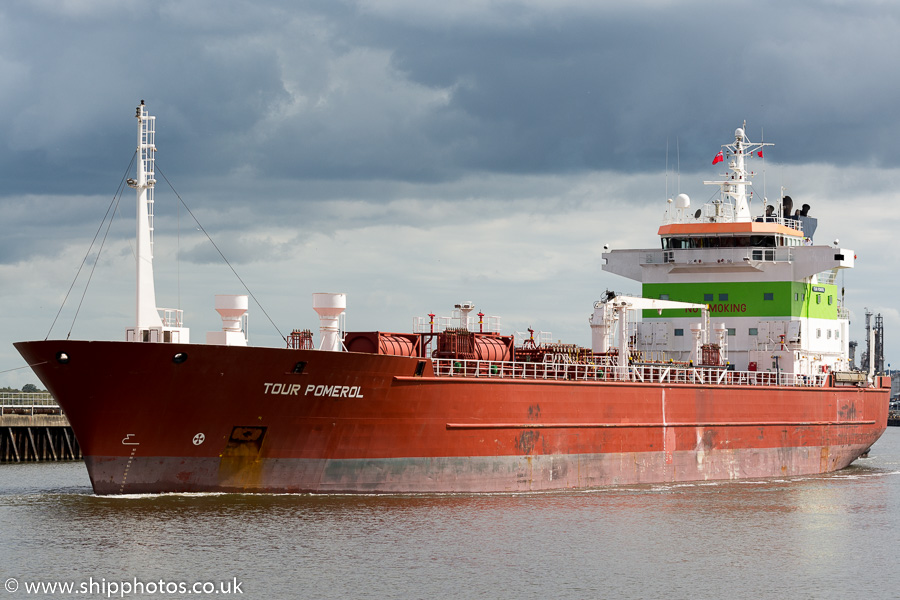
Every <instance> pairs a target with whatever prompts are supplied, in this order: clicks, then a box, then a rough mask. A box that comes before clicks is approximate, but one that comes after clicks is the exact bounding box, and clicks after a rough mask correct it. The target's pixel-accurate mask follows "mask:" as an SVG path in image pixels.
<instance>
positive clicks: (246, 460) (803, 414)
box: [15, 341, 890, 494]
mask: <svg viewBox="0 0 900 600" xmlns="http://www.w3.org/2000/svg"><path fill="white" fill-rule="evenodd" d="M15 346H16V348H17V349H18V350H19V352H20V353H21V354H22V356H23V357H24V358H25V360H26V361H28V363H29V364H31V365H33V368H34V371H35V372H36V373H37V375H38V376H39V377H40V379H41V381H42V382H43V383H44V384H45V385H46V386H47V389H48V390H49V391H50V392H51V393H52V394H53V396H54V397H55V398H56V399H57V401H58V402H59V403H60V405H61V406H62V408H63V410H64V411H65V413H66V415H67V416H68V418H69V421H70V423H71V425H72V428H73V431H74V432H75V435H76V437H77V438H78V442H79V444H80V445H81V448H82V451H83V453H84V456H85V462H86V464H87V467H88V471H89V473H90V477H91V482H92V484H93V487H94V491H95V492H96V493H98V494H121V493H160V492H265V493H285V492H314V493H332V492H335V493H403V492H525V491H539V490H557V489H571V488H590V487H595V486H603V485H610V484H631V483H654V482H678V481H695V480H712V479H735V478H756V477H771V476H776V475H801V474H810V473H823V472H828V471H834V470H837V469H841V468H843V467H845V466H847V465H849V464H850V463H851V462H853V461H854V460H855V459H856V458H858V457H859V456H860V455H861V454H863V453H864V452H866V451H867V450H868V449H869V447H871V445H872V444H873V443H874V442H875V441H876V440H877V439H878V438H879V437H880V436H881V434H882V433H883V432H884V430H885V428H886V426H887V414H888V400H889V394H890V380H889V379H888V378H877V379H876V385H875V386H874V387H852V386H845V387H780V386H771V387H761V386H752V385H706V386H704V385H695V384H674V383H673V384H670V383H666V384H659V383H657V384H652V383H633V382H602V381H599V382H598V381H558V380H549V381H548V380H542V379H490V378H477V377H449V376H435V373H434V371H433V368H432V362H431V361H430V360H428V359H421V358H415V357H406V356H389V355H380V354H365V353H354V352H321V351H315V350H287V349H270V348H247V347H226V346H203V345H178V344H141V343H128V342H85V341H43V342H21V343H17V344H15ZM60 353H65V356H64V357H63V359H64V360H63V361H62V362H61V361H60V360H59V357H60ZM176 354H181V356H180V357H179V360H173V357H175V355H176ZM185 355H186V356H185ZM182 357H185V358H186V360H183V361H181V360H180V358H182ZM298 363H303V367H302V369H300V370H302V372H299V373H298V372H296V371H297V370H298V368H297V365H298ZM423 363H424V364H423Z"/></svg>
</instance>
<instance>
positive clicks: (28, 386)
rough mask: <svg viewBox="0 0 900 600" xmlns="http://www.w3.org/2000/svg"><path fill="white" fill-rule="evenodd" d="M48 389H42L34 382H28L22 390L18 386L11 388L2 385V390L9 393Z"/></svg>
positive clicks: (0, 388) (0, 389) (0, 390)
mask: <svg viewBox="0 0 900 600" xmlns="http://www.w3.org/2000/svg"><path fill="white" fill-rule="evenodd" d="M46 391H47V390H42V389H41V388H39V387H38V386H36V385H34V384H33V383H26V384H25V385H23V386H22V389H21V390H17V389H16V388H11V387H0V392H5V393H7V394H17V393H19V392H22V393H25V394H33V393H35V392H46Z"/></svg>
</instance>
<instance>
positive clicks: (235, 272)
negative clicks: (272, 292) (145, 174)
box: [156, 161, 287, 342]
mask: <svg viewBox="0 0 900 600" xmlns="http://www.w3.org/2000/svg"><path fill="white" fill-rule="evenodd" d="M156 172H157V173H159V174H160V175H162V178H163V179H165V180H166V183H167V184H169V188H170V189H171V190H172V193H173V194H175V197H176V198H178V200H179V201H180V202H181V204H182V206H184V208H185V210H187V212H188V214H189V215H191V218H192V219H194V223H196V224H197V227H199V228H200V231H202V232H203V234H204V235H205V236H206V239H208V240H209V243H210V244H212V245H213V248H215V249H216V252H218V253H219V256H221V257H222V260H223V261H225V264H226V265H228V268H229V269H231V272H232V273H234V276H235V277H237V279H238V281H240V282H241V285H242V286H244V289H245V290H246V291H247V293H248V294H249V295H250V297H251V298H253V301H254V302H256V305H257V306H259V309H260V310H261V311H263V314H264V315H266V318H267V319H269V323H271V324H272V327H274V328H275V331H277V332H278V335H280V336H281V339H283V340H284V341H285V342H287V338H286V337H284V334H283V333H281V330H280V329H278V326H277V325H276V324H275V321H273V320H272V317H270V316H269V313H267V312H266V309H265V308H263V305H262V304H261V303H260V302H259V300H257V298H256V296H255V295H254V294H253V292H251V291H250V288H249V287H248V286H247V284H246V283H244V280H243V279H241V276H240V275H238V272H237V270H235V268H234V267H233V266H232V264H231V263H230V262H229V261H228V259H227V258H225V254H223V253H222V251H221V250H220V249H219V246H217V245H216V243H215V242H214V241H213V239H212V236H210V235H209V232H207V231H206V229H204V227H203V225H201V224H200V221H199V220H198V219H197V217H196V216H195V215H194V212H193V211H192V210H191V207H190V206H188V205H187V203H186V202H185V201H184V198H182V197H181V195H180V194H179V193H178V192H177V191H176V190H175V186H173V185H172V182H171V181H169V178H168V177H166V174H165V173H163V171H162V169H161V168H160V166H159V161H156Z"/></svg>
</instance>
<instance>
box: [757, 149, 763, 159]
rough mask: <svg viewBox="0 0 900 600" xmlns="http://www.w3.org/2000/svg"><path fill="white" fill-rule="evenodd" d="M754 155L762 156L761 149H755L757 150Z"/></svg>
mask: <svg viewBox="0 0 900 600" xmlns="http://www.w3.org/2000/svg"><path fill="white" fill-rule="evenodd" d="M756 155H757V156H758V157H760V158H762V157H763V155H762V150H759V151H757V152H756Z"/></svg>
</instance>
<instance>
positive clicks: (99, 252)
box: [66, 184, 122, 339]
mask: <svg viewBox="0 0 900 600" xmlns="http://www.w3.org/2000/svg"><path fill="white" fill-rule="evenodd" d="M120 185H121V184H120ZM120 189H121V188H120ZM121 200H122V194H121V193H120V194H119V197H118V199H117V200H116V207H115V209H113V216H112V217H110V219H109V222H108V223H107V224H106V232H105V233H104V234H103V240H102V241H101V242H100V249H99V250H97V260H95V261H94V264H93V265H92V266H91V272H90V274H88V280H87V283H86V284H85V285H84V292H82V293H81V300H80V301H79V302H78V308H77V309H76V310H75V316H74V317H72V325H71V327H69V333H67V334H66V339H69V336H71V335H72V329H74V328H75V320H76V319H77V318H78V313H80V312H81V305H82V304H84V298H85V296H87V291H88V287H90V285H91V279H93V278H94V271H95V270H96V269H97V264H98V263H99V262H100V255H101V254H102V253H103V246H105V245H106V238H107V237H108V236H109V230H110V228H111V227H112V223H113V217H115V214H116V210H118V208H119V202H120V201H121Z"/></svg>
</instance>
